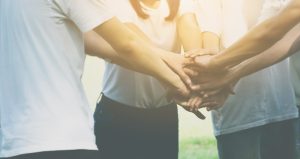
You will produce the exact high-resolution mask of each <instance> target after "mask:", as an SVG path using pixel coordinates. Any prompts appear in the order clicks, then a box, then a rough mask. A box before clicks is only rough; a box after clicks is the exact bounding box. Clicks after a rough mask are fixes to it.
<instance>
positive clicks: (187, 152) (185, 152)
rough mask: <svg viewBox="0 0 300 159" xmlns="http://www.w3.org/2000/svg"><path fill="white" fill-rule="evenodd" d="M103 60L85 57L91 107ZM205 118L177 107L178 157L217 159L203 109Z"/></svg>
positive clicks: (95, 98) (98, 85)
mask: <svg viewBox="0 0 300 159" xmlns="http://www.w3.org/2000/svg"><path fill="white" fill-rule="evenodd" d="M103 64H104V62H103V60H101V59H98V58H94V57H87V59H86V63H85V71H84V76H83V78H82V81H83V83H84V87H85V90H86V94H87V97H88V100H89V102H90V105H91V107H92V109H94V108H95V105H96V102H97V99H98V96H99V94H100V92H101V88H102V87H101V86H102V82H101V81H102V75H103V72H104V65H103ZM203 113H204V114H205V116H206V117H207V119H206V120H200V119H198V118H197V117H196V116H195V115H194V114H191V113H189V112H186V111H185V110H183V109H181V108H179V134H180V139H179V140H180V145H179V149H180V150H179V159H218V153H217V147H216V140H215V138H214V136H213V132H212V125H211V118H210V114H209V113H208V112H206V111H204V110H203Z"/></svg>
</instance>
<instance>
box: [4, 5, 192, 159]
mask: <svg viewBox="0 0 300 159" xmlns="http://www.w3.org/2000/svg"><path fill="white" fill-rule="evenodd" d="M90 30H95V32H97V33H98V34H100V35H101V36H102V37H104V39H105V40H107V41H108V42H109V43H110V44H111V46H112V47H113V48H114V49H116V50H117V51H118V52H120V50H122V52H121V53H120V54H117V57H119V58H120V59H121V61H124V62H126V63H127V64H129V65H130V67H132V68H136V69H138V70H141V69H142V70H143V71H144V73H148V74H150V75H153V76H155V77H157V78H159V79H161V80H162V81H164V82H166V83H169V84H170V85H173V86H175V85H177V86H178V87H177V88H178V90H183V91H182V92H185V91H187V90H186V87H185V84H184V83H183V82H182V81H181V79H180V78H179V76H178V75H176V74H175V73H174V72H173V71H172V70H171V69H170V68H169V67H168V66H167V65H166V64H165V63H164V62H163V60H162V59H161V57H160V56H158V55H156V54H153V51H154V52H156V53H158V54H159V53H161V52H163V53H169V52H166V51H163V50H161V49H158V48H155V47H154V46H153V45H149V44H147V43H145V42H144V41H143V40H142V39H141V38H139V36H137V35H136V34H134V33H133V32H131V31H130V30H128V29H127V27H125V26H124V25H123V24H122V23H120V21H119V20H118V19H117V18H114V17H113V15H112V14H111V13H109V11H108V10H107V8H106V6H105V5H104V4H103V1H101V0H97V1H95V0H76V1H74V0H44V1H41V0H24V1H19V0H1V1H0V33H1V34H0V74H1V76H0V110H1V111H0V113H1V114H0V118H1V119H0V121H1V124H0V125H1V134H2V142H1V148H0V158H12V159H48V158H49V159H53V158H55V159H90V158H95V157H97V158H99V156H98V155H99V154H98V152H97V151H96V150H97V146H96V144H95V136H94V132H93V126H94V122H93V116H92V112H91V110H90V108H89V106H88V102H87V99H86V97H85V94H84V90H83V86H82V83H81V76H82V70H83V64H84V59H85V53H84V43H83V36H82V33H83V32H87V31H90ZM116 34H117V35H118V36H116ZM141 52H143V54H141ZM98 56H99V57H101V56H102V54H98ZM114 57H115V56H114ZM149 59H150V60H152V61H151V62H153V61H155V65H154V64H152V63H151V62H149ZM141 64H142V65H141ZM175 87H176V86H175ZM100 157H101V156H100Z"/></svg>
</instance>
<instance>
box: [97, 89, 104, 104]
mask: <svg viewBox="0 0 300 159" xmlns="http://www.w3.org/2000/svg"><path fill="white" fill-rule="evenodd" d="M102 97H103V92H101V93H100V95H99V97H98V98H97V101H96V103H97V104H99V103H100V101H101V99H102Z"/></svg>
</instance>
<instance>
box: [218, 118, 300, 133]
mask: <svg viewBox="0 0 300 159" xmlns="http://www.w3.org/2000/svg"><path fill="white" fill-rule="evenodd" d="M294 118H298V113H293V114H288V115H285V116H280V117H275V118H270V119H264V120H260V121H256V122H251V123H248V124H242V126H237V127H233V128H228V129H224V130H221V131H215V133H214V134H215V136H220V135H226V134H231V133H235V132H238V131H242V130H246V129H250V128H254V127H258V126H262V125H266V124H271V123H274V122H280V121H284V120H289V119H294Z"/></svg>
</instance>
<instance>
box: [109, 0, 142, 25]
mask: <svg viewBox="0 0 300 159" xmlns="http://www.w3.org/2000/svg"><path fill="white" fill-rule="evenodd" d="M104 5H105V6H107V8H109V10H110V12H111V13H112V14H113V15H115V16H117V17H118V19H119V20H120V21H121V22H122V23H131V22H132V21H133V19H134V18H137V14H136V13H135V11H134V9H133V7H132V6H131V3H130V2H129V0H106V1H105V4H104Z"/></svg>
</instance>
